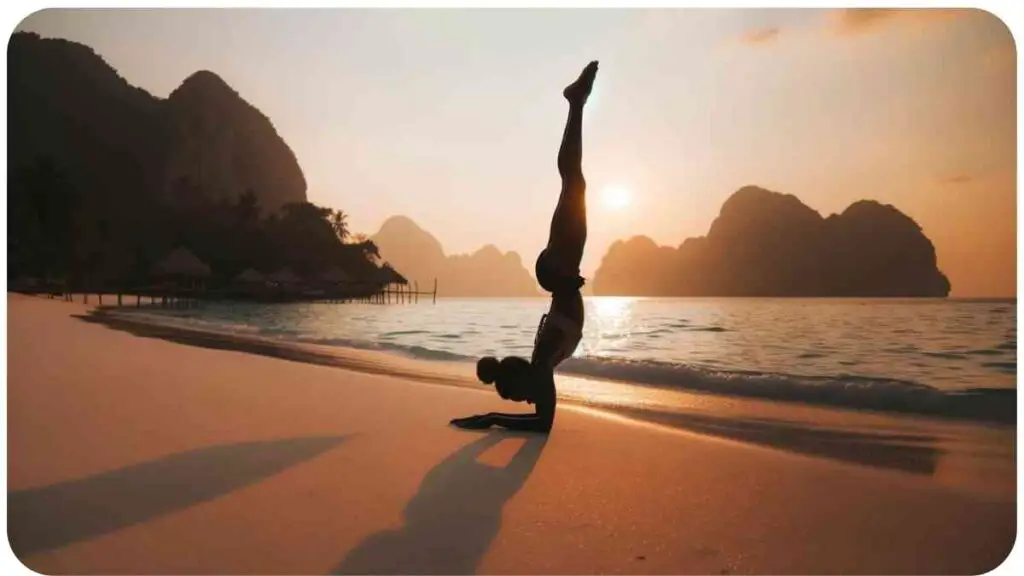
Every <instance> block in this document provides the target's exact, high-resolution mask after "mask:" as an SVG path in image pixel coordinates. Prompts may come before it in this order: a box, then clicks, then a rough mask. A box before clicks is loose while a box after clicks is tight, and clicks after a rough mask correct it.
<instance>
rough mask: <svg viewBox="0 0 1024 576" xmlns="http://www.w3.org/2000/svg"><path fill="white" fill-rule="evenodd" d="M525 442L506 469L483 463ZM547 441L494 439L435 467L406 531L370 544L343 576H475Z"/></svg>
mask: <svg viewBox="0 0 1024 576" xmlns="http://www.w3.org/2000/svg"><path fill="white" fill-rule="evenodd" d="M510 437H511V438H525V439H526V441H525V443H524V444H523V446H522V447H521V448H520V449H519V450H518V451H517V452H516V454H515V456H513V457H512V459H511V461H510V462H509V463H508V465H506V466H505V467H502V468H498V467H494V466H490V465H487V464H483V463H480V462H477V461H476V458H477V457H478V456H479V455H480V454H482V453H483V452H484V451H485V450H487V449H488V448H490V447H491V446H493V445H495V444H497V443H498V442H500V441H501V440H502V439H505V438H510ZM546 438H547V437H546V436H540V435H536V434H516V433H509V432H502V431H495V432H491V433H487V434H486V435H485V436H484V437H483V438H481V439H479V440H477V441H475V442H472V443H470V444H469V445H467V446H466V447H464V448H462V449H461V450H459V451H457V452H455V453H454V454H452V455H451V456H449V457H448V458H446V459H445V460H443V461H442V462H441V463H439V464H438V465H437V466H435V467H434V468H433V469H432V470H431V471H430V472H429V473H427V475H426V477H424V479H423V482H422V483H421V484H420V488H419V491H418V492H417V494H416V496H415V497H413V499H412V500H410V501H409V503H408V504H407V505H406V507H405V510H404V511H403V517H404V520H405V523H404V525H403V526H402V527H401V528H399V529H396V530H384V531H381V532H378V533H376V534H373V535H371V536H369V537H367V538H366V540H364V541H363V542H362V543H360V544H359V545H358V546H357V547H356V548H354V549H353V550H352V551H351V552H350V553H349V554H348V555H347V556H346V557H345V559H344V560H343V561H342V562H341V564H340V565H339V566H338V567H337V568H336V569H335V570H334V573H335V574H472V573H473V572H475V571H476V567H477V565H478V564H479V563H480V560H481V559H482V558H483V556H484V554H486V553H487V550H488V549H489V548H490V545H491V541H492V540H493V539H494V537H495V536H496V535H497V534H498V531H499V529H500V527H501V510H502V507H503V506H504V505H505V502H507V501H508V500H509V498H511V497H512V496H513V495H514V494H515V493H516V492H517V491H518V490H519V489H520V488H521V487H522V485H523V484H524V483H525V481H526V478H527V477H528V476H529V475H530V472H531V471H532V470H533V467H534V466H535V465H536V463H537V460H538V459H539V458H540V454H541V451H542V450H543V448H544V444H545V442H546Z"/></svg>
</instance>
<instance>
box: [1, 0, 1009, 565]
mask: <svg viewBox="0 0 1024 576" xmlns="http://www.w3.org/2000/svg"><path fill="white" fill-rule="evenodd" d="M61 4H62V7H68V8H77V7H89V6H90V5H92V6H95V4H93V3H88V2H83V1H80V0H70V1H68V0H65V2H62V3H61ZM46 7H47V5H46V4H44V3H42V2H40V1H38V0H35V1H32V0H30V1H23V0H12V1H9V2H2V3H0V26H2V27H3V28H4V29H6V30H7V31H8V37H10V34H11V33H13V31H14V30H15V28H16V27H17V26H18V25H19V24H20V23H21V21H22V20H24V19H25V18H26V17H27V16H28V15H30V14H31V13H33V12H36V11H38V10H41V9H43V8H46ZM105 7H111V8H115V7H116V8H122V7H132V8H186V7H193V8H203V7H206V8H213V7H216V8H225V7H280V8H285V7H290V8H298V7H346V8H357V7H391V8H398V7H452V8H454V7H515V8H529V7H543V8H552V7H579V8H584V7H601V8H612V7H622V8H636V7H645V8H656V7H692V8H710V7H716V8H774V7H780V6H779V5H777V4H773V3H771V2H766V1H764V0H748V1H746V2H731V1H723V2H707V1H705V2H695V1H690V2H679V1H676V2H670V1H664V0H662V1H648V2H643V3H642V4H633V3H626V2H621V1H619V2H614V1H609V0H604V1H601V0H589V1H583V0H577V1H568V2H567V1H564V0H563V1H561V2H545V1H542V0H532V1H531V0H518V1H516V2H496V1H488V0H476V1H462V2H452V1H448V2H438V1H435V2H428V1H405V2H396V1H386V0H383V1H377V2H338V1H334V2H299V3H287V4H286V3H283V2H268V1H265V0H264V1H260V0H248V1H240V0H228V1H221V2H194V1H180V2H170V3H168V2H126V1H123V0H121V1H118V0H114V1H108V2H106V3H105ZM785 7H787V8H850V7H879V3H877V2H869V1H865V0H847V1H846V2H838V1H835V0H832V1H825V2H807V1H800V0H795V1H792V0H791V1H790V2H788V3H786V5H785ZM884 7H886V8H897V7H899V8H964V7H972V8H980V9H982V10H985V11H987V12H989V13H991V14H993V15H994V16H996V17H997V18H999V19H1000V20H1002V21H1003V23H1004V24H1005V25H1006V26H1007V27H1008V28H1009V30H1010V32H1011V33H1012V34H1013V36H1014V39H1015V41H1016V39H1017V38H1018V37H1019V32H1020V31H1021V30H1022V29H1024V22H1022V19H1021V12H1022V9H1021V4H1020V3H1014V2H1012V1H1009V0H1005V1H1000V0H985V1H981V2H972V3H969V4H966V3H962V2H950V1H942V0H940V1H935V2H926V1H922V0H916V1H908V0H902V1H899V0H898V1H895V2H891V3H887V4H885V5H884ZM1019 71H1020V66H1019V62H1018V74H1017V98H1018V103H1019V101H1020V94H1021V88H1022V83H1021V78H1020V73H1019ZM0 76H2V80H0V82H3V90H4V99H5V104H4V106H3V109H2V112H0V117H2V118H3V125H4V129H5V132H6V128H7V106H6V98H7V61H6V58H5V59H4V63H3V74H2V75H0ZM1018 110H1019V106H1018ZM1020 126H1021V120H1020V113H1019V111H1018V114H1017V134H1018V146H1017V157H1018V163H1017V165H1018V167H1019V166H1020V158H1021V155H1022V153H1021V149H1020V145H1019V141H1020ZM3 149H4V154H3V159H2V160H0V162H3V167H4V174H5V176H6V173H7V139H6V137H5V138H4V140H3ZM1019 182H1020V176H1019V168H1018V190H1019V188H1020V187H1019ZM4 192H5V193H4V196H3V203H2V207H0V211H2V212H3V214H2V216H3V222H4V224H3V225H4V235H3V238H4V240H3V242H4V251H3V256H2V258H3V263H4V269H5V270H6V268H7V266H6V264H7V233H6V226H7V194H6V178H5V180H4ZM1018 197H1019V194H1018ZM1022 215H1024V209H1022V207H1021V204H1020V202H1019V200H1018V202H1017V221H1018V223H1019V222H1020V219H1021V216H1022ZM1018 225H1019V224H1018ZM1021 247H1022V242H1021V237H1020V234H1019V232H1018V235H1017V290H1018V294H1019V291H1020V286H1021V280H1022V279H1024V274H1022V272H1021ZM2 282H3V286H4V291H5V292H6V289H7V275H6V272H5V273H4V275H3V280H2ZM0 314H2V317H3V320H4V326H5V330H4V331H3V334H2V336H0V339H2V341H3V346H2V351H0V358H2V364H3V373H4V376H3V377H4V395H3V400H2V402H3V415H4V416H3V417H4V426H3V435H4V441H3V443H2V444H0V452H2V455H3V459H4V464H5V465H4V466H3V472H2V473H0V475H2V477H3V485H4V487H5V488H6V486H7V466H6V463H7V386H6V384H7V330H6V326H7V301H6V300H5V301H4V306H3V311H2V312H0ZM1017 331H1018V334H1017V338H1018V342H1019V341H1020V328H1019V327H1018V330H1017ZM1019 389H1020V386H1019V385H1018V391H1019ZM1021 405H1022V403H1021V400H1020V395H1019V394H1018V400H1017V412H1018V414H1019V413H1020V412H1021V410H1020V408H1021ZM1020 439H1021V432H1020V427H1019V426H1018V429H1017V444H1018V446H1019V445H1020ZM1022 470H1024V464H1022V463H1021V461H1020V459H1018V462H1017V482H1018V501H1019V495H1020V477H1021V472H1022ZM0 506H2V510H0V514H2V516H3V522H4V532H5V533H6V527H7V499H6V498H4V499H3V504H2V505H0ZM1022 517H1024V515H1022V514H1021V507H1020V506H1019V504H1018V505H1017V526H1018V527H1019V526H1020V525H1021V520H1022ZM950 521H953V522H955V521H956V520H955V519H950ZM4 548H5V553H4V554H3V559H2V562H0V569H2V573H4V574H8V573H11V572H14V573H18V574H34V572H32V571H30V570H28V569H27V568H26V567H25V566H24V565H23V564H21V562H20V561H18V559H17V558H16V557H15V556H14V554H13V553H12V552H11V549H10V546H6V547H4ZM1018 548H1019V547H1018V546H1016V545H1015V546H1014V549H1013V550H1012V551H1011V553H1010V556H1009V557H1008V558H1007V560H1006V561H1005V562H1003V564H1002V565H1000V566H999V567H998V568H996V569H995V570H993V571H992V572H990V574H999V575H1003V574H1017V573H1020V571H1021V568H1024V559H1022V557H1021V556H1022V553H1021V552H1020V551H1019V550H1018ZM922 553H927V551H922ZM1015 566H1016V569H1015V568H1014V567H1015Z"/></svg>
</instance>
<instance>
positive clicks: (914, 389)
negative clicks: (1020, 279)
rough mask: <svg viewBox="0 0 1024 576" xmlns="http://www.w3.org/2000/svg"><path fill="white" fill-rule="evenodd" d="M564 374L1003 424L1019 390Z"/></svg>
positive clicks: (379, 346)
mask: <svg viewBox="0 0 1024 576" xmlns="http://www.w3.org/2000/svg"><path fill="white" fill-rule="evenodd" d="M310 342H311V343H317V344H328V345H335V346H346V347H352V348H361V349H373V350H383V351H390V352H395V353H398V354H402V355H404V356H408V357H412V358H416V359H421V360H441V361H454V362H475V361H476V357H473V356H467V355H464V354H457V353H454V352H449V351H443V350H435V349H429V348H425V347H422V346H408V345H399V344H391V343H373V342H366V341H353V340H344V339H329V340H317V341H310ZM526 348H529V347H526ZM1014 367H1015V364H1014ZM558 372H559V374H566V375H574V376H580V377H585V378H586V377H589V378H599V379H605V380H614V381H619V382H624V383H627V384H632V385H637V386H649V387H655V388H663V389H670V390H678V391H684V392H697V393H708V394H716V395H726V396H739V397H745V398H754V399H761V400H772V401H780V402H799V403H805V404H814V405H821V406H828V407H834V408H846V409H859V410H875V411H880V412H892V413H903V414H916V415H922V416H932V417H940V418H956V419H969V420H976V421H981V422H993V423H1001V424H1006V423H1014V422H1016V390H1013V389H1003V388H972V389H968V390H939V389H937V388H934V387H931V386H928V385H925V384H920V383H916V382H909V381H904V380H895V379H889V378H881V377H877V378H876V377H868V376H857V375H849V374H840V375H832V376H805V375H795V374H780V373H772V372H753V371H741V370H723V369H716V368H709V367H701V366H693V365H688V364H680V363H672V362H661V361H654V360H627V359H621V358H602V357H575V358H570V359H569V360H566V361H565V362H564V363H562V365H561V366H560V367H559V370H558Z"/></svg>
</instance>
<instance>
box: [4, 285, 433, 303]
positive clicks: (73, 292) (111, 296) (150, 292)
mask: <svg viewBox="0 0 1024 576" xmlns="http://www.w3.org/2000/svg"><path fill="white" fill-rule="evenodd" d="M18 291H20V292H24V293H32V294H36V295H38V296H45V297H47V298H50V299H56V298H60V299H62V300H64V301H67V302H72V301H75V300H76V299H77V298H78V297H79V296H81V299H82V300H81V301H82V303H84V304H89V303H90V299H93V302H95V303H97V304H99V305H100V306H103V305H104V304H106V305H108V306H113V305H115V304H116V306H118V307H122V306H134V307H135V308H141V307H143V306H146V307H153V308H157V307H159V308H177V309H187V308H197V307H199V306H201V304H202V303H203V302H224V301H245V302H260V303H290V302H329V303H338V304H341V303H349V302H361V303H366V304H418V303H419V301H420V296H423V297H424V298H426V297H430V302H431V303H432V304H437V279H436V278H435V279H434V286H433V290H430V291H421V290H420V289H419V283H417V282H414V283H413V284H412V285H409V284H387V285H384V286H382V287H370V286H361V287H360V286H346V287H329V288H326V289H318V290H281V289H275V288H273V287H269V288H266V289H263V290H259V291H248V292H246V291H239V290H237V289H217V288H214V289H205V288H202V289H196V288H176V287H171V286H148V287H141V288H140V287H123V288H121V287H103V288H98V287H84V286H82V287H67V286H63V285H61V286H50V287H42V288H41V289H37V290H18ZM104 297H106V298H107V302H106V303H105V302H104Z"/></svg>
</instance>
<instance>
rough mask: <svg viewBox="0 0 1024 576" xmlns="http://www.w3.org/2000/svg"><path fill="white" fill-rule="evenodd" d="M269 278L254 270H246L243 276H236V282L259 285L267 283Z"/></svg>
mask: <svg viewBox="0 0 1024 576" xmlns="http://www.w3.org/2000/svg"><path fill="white" fill-rule="evenodd" d="M266 280H267V277H266V276H264V275H263V274H261V273H260V272H259V270H254V269H252V268H246V269H245V270H244V271H242V273H241V274H239V275H238V276H235V282H241V283H248V284H259V283H261V282H266Z"/></svg>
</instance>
